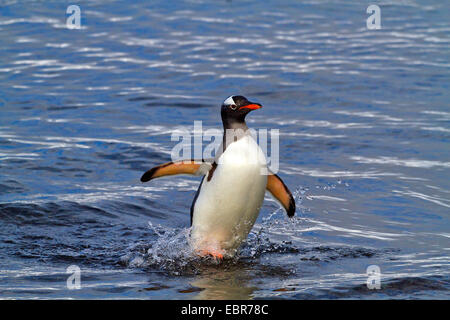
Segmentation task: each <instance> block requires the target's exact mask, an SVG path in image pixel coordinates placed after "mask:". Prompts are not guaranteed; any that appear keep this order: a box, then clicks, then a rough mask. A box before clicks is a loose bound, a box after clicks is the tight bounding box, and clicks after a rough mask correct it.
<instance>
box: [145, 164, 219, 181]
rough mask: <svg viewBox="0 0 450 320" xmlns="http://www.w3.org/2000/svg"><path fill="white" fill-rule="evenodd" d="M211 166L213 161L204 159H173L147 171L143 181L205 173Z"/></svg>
mask: <svg viewBox="0 0 450 320" xmlns="http://www.w3.org/2000/svg"><path fill="white" fill-rule="evenodd" d="M211 167H212V165H211V163H209V162H206V161H202V160H182V161H175V162H172V161H171V162H167V163H164V164H161V165H159V166H156V167H154V168H151V169H150V170H148V171H147V172H145V173H144V174H143V175H142V177H141V182H147V181H150V180H152V179H155V178H159V177H164V176H171V175H175V174H192V175H205V174H206V173H208V171H209V170H210V169H211Z"/></svg>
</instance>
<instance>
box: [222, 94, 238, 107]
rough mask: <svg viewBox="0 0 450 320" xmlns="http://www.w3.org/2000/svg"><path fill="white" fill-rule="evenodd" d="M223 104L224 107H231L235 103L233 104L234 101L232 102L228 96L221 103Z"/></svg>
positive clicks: (231, 97)
mask: <svg viewBox="0 0 450 320" xmlns="http://www.w3.org/2000/svg"><path fill="white" fill-rule="evenodd" d="M223 104H224V105H225V106H231V105H233V104H235V103H234V100H233V96H229V97H228V98H227V99H226V100H225V101H224V102H223Z"/></svg>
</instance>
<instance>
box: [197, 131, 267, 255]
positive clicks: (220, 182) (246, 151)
mask: <svg viewBox="0 0 450 320" xmlns="http://www.w3.org/2000/svg"><path fill="white" fill-rule="evenodd" d="M265 168H266V158H265V156H264V154H263V152H262V150H261V149H260V147H259V146H258V145H257V143H256V142H255V140H253V138H252V137H251V136H249V135H246V136H244V137H242V138H241V139H239V140H238V141H236V142H233V143H231V144H230V145H229V146H228V147H227V148H226V150H225V152H224V153H223V154H222V155H221V156H220V158H219V160H218V165H217V167H216V169H215V171H214V173H213V176H212V179H211V180H210V181H208V176H206V177H205V178H204V180H203V184H202V186H201V189H200V192H199V194H198V197H197V200H196V202H195V206H194V211H193V219H192V231H191V239H192V241H193V245H194V247H195V248H196V250H199V251H205V252H213V253H214V252H217V253H219V254H225V255H227V256H233V255H234V254H235V252H236V251H237V248H238V247H239V246H240V244H241V243H242V242H243V241H244V240H245V239H246V238H247V236H248V233H249V232H250V230H251V228H252V227H253V224H254V223H255V221H256V218H257V217H258V214H259V211H260V208H261V205H262V202H263V200H264V193H265V190H266V185H267V175H265V174H263V169H265Z"/></svg>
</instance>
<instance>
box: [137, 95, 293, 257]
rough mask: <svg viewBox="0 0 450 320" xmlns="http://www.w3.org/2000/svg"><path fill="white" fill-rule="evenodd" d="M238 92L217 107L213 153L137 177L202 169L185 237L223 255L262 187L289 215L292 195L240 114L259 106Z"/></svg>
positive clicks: (238, 237) (249, 217)
mask: <svg viewBox="0 0 450 320" xmlns="http://www.w3.org/2000/svg"><path fill="white" fill-rule="evenodd" d="M261 107H262V106H261V105H260V104H259V103H254V102H250V101H248V100H247V99H246V98H245V97H243V96H231V97H229V98H227V99H226V100H225V101H224V102H223V104H222V107H221V116H222V123H223V128H224V135H223V140H222V144H221V146H220V148H219V149H218V151H217V152H216V156H215V158H214V159H212V160H210V161H205V160H194V159H191V160H185V161H176V162H168V163H165V164H162V165H159V166H157V167H154V168H152V169H150V170H148V171H147V172H145V173H144V175H143V176H142V177H141V181H142V182H147V181H150V180H152V179H155V178H158V177H163V176H168V175H175V174H192V175H202V176H203V178H202V181H201V183H200V186H199V188H198V190H197V193H196V194H195V197H194V201H193V203H192V206H191V227H192V228H191V236H190V242H191V245H192V246H193V248H194V250H195V252H196V253H198V254H199V255H201V256H208V255H210V256H213V257H214V258H218V259H222V258H224V257H233V256H234V255H235V254H236V252H237V250H238V248H239V246H240V245H241V243H242V242H243V241H244V240H246V239H247V236H248V234H249V232H250V230H251V228H252V227H253V224H254V223H255V221H256V218H257V217H258V214H259V211H260V208H261V206H262V202H263V200H264V194H265V191H266V190H268V191H269V192H270V193H271V194H272V195H273V196H274V197H275V198H276V199H277V200H278V201H279V202H280V203H281V205H282V206H283V207H284V209H285V210H286V212H287V214H288V216H289V217H292V216H293V215H294V213H295V201H294V198H293V197H292V194H291V192H290V191H289V189H288V188H287V187H286V185H285V184H284V182H283V181H282V180H281V179H280V177H278V176H277V175H276V174H272V173H271V172H270V171H269V170H268V168H267V164H266V158H265V156H264V154H263V152H262V150H261V148H260V147H259V146H258V144H257V142H256V141H255V140H254V138H253V137H252V135H251V134H250V130H248V127H247V125H246V123H245V116H246V115H247V114H248V113H249V112H250V111H252V110H256V109H259V108H261Z"/></svg>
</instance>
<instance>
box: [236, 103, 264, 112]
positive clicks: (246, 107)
mask: <svg viewBox="0 0 450 320" xmlns="http://www.w3.org/2000/svg"><path fill="white" fill-rule="evenodd" d="M261 108H262V105H260V104H259V103H255V102H250V104H248V105H246V106H242V107H240V108H239V110H241V109H250V110H256V109H261Z"/></svg>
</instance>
